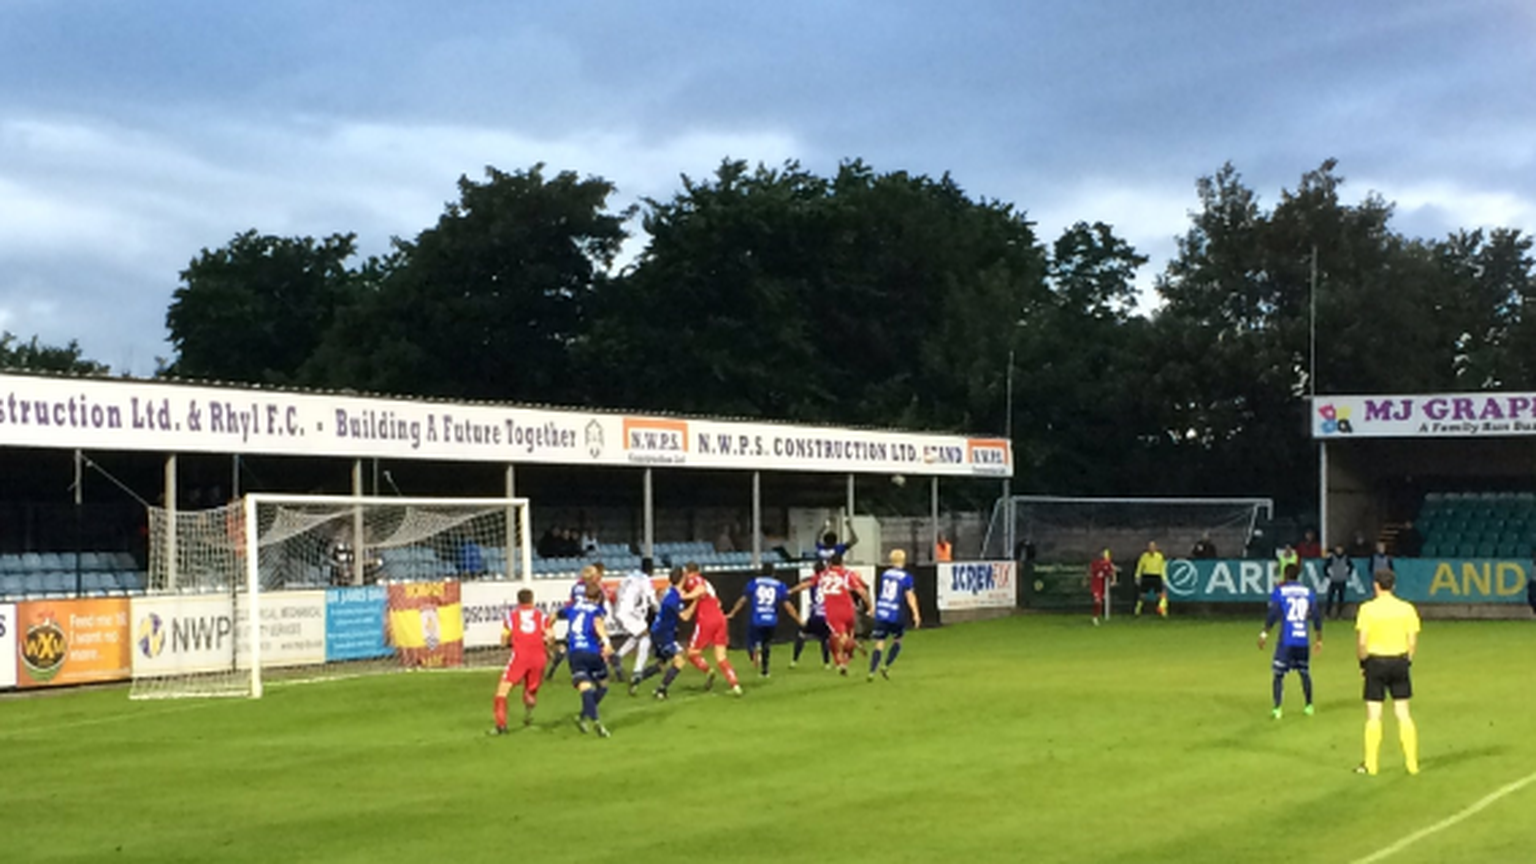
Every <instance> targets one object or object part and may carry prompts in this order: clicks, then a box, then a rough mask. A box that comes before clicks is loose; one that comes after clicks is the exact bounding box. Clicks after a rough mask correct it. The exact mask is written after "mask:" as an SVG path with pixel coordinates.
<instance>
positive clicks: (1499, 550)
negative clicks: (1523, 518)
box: [1494, 543, 1515, 558]
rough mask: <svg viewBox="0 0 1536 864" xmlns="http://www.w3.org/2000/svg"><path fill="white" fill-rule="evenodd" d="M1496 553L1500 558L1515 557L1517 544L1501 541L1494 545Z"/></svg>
mask: <svg viewBox="0 0 1536 864" xmlns="http://www.w3.org/2000/svg"><path fill="white" fill-rule="evenodd" d="M1494 554H1495V555H1497V556H1498V557H1500V558H1513V557H1515V544H1514V543H1500V544H1499V545H1498V546H1496V547H1494Z"/></svg>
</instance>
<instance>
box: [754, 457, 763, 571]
mask: <svg viewBox="0 0 1536 864" xmlns="http://www.w3.org/2000/svg"><path fill="white" fill-rule="evenodd" d="M762 568H763V472H761V471H753V472H752V569H753V570H761V569H762Z"/></svg>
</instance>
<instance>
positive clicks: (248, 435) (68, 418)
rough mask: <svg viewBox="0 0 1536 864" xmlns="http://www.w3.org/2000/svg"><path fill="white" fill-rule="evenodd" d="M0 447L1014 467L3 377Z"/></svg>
mask: <svg viewBox="0 0 1536 864" xmlns="http://www.w3.org/2000/svg"><path fill="white" fill-rule="evenodd" d="M0 445H10V446H25V447H47V448H56V449H57V448H70V449H73V448H77V447H78V448H84V449H87V450H150V451H156V452H170V453H176V452H180V453H270V454H282V455H294V456H342V457H348V458H369V457H372V458H390V459H449V460H462V461H495V462H537V463H548V464H560V465H675V466H679V467H693V468H738V469H747V470H756V469H762V470H786V471H833V472H840V473H841V472H865V473H888V474H898V473H899V474H913V475H925V476H926V475H941V476H997V477H1005V476H1010V475H1012V473H1013V459H1012V451H1011V448H1010V447H1009V445H1008V442H1007V441H1004V440H1001V439H996V438H977V437H968V436H964V435H937V434H925V433H917V432H899V431H881V430H869V429H838V428H832V427H815V426H792V425H780V424H773V423H752V422H740V421H727V420H704V419H687V418H675V417H673V418H660V417H640V416H625V415H622V414H599V413H592V412H588V411H578V410H552V409H547V408H524V407H520V406H510V405H487V404H458V405H456V404H452V403H445V402H433V401H426V400H409V399H387V398H378V397H373V398H367V397H359V396H342V395H331V394H320V393H293V392H286V391H281V390H262V389H255V388H241V387H212V386H201V385H190V384H175V383H166V382H159V381H137V380H123V379H91V378H53V377H44V376H32V375H13V374H0Z"/></svg>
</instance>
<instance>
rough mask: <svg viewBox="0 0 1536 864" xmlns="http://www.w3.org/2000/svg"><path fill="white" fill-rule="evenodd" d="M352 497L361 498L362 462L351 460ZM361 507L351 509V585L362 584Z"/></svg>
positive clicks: (359, 505)
mask: <svg viewBox="0 0 1536 864" xmlns="http://www.w3.org/2000/svg"><path fill="white" fill-rule="evenodd" d="M352 497H354V498H361V497H363V460H361V459H353V460H352ZM363 539H364V538H363V505H361V504H358V505H356V506H354V507H353V508H352V584H353V585H361V584H363Z"/></svg>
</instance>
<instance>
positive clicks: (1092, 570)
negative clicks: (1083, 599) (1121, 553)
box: [1088, 558, 1115, 594]
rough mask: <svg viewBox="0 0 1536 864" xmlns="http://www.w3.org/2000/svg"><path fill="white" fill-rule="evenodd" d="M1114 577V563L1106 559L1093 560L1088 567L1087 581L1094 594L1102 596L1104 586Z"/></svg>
mask: <svg viewBox="0 0 1536 864" xmlns="http://www.w3.org/2000/svg"><path fill="white" fill-rule="evenodd" d="M1114 575H1115V562H1113V561H1111V560H1109V559H1108V558H1095V559H1093V563H1092V564H1090V565H1088V581H1089V584H1090V585H1091V586H1092V587H1093V593H1095V594H1103V593H1104V586H1105V585H1108V584H1109V580H1110V579H1111V578H1112V577H1113V576H1114Z"/></svg>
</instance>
